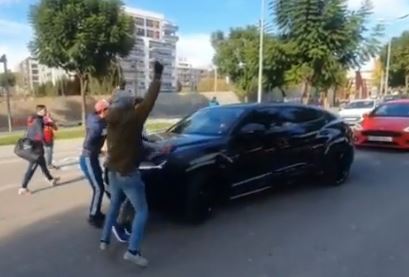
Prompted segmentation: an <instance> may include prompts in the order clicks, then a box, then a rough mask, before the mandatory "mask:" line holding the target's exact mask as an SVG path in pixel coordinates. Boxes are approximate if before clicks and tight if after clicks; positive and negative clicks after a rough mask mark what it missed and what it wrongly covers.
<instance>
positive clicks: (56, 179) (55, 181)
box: [47, 177, 60, 187]
mask: <svg viewBox="0 0 409 277" xmlns="http://www.w3.org/2000/svg"><path fill="white" fill-rule="evenodd" d="M58 181H60V177H54V178H53V179H51V180H48V179H47V183H49V184H50V185H51V186H53V187H55V186H57V185H58Z"/></svg>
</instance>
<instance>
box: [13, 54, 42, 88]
mask: <svg viewBox="0 0 409 277" xmlns="http://www.w3.org/2000/svg"><path fill="white" fill-rule="evenodd" d="M18 71H19V72H20V73H21V76H22V82H23V84H22V85H23V89H24V90H30V91H33V90H34V88H35V87H37V86H38V85H39V84H40V70H39V64H38V61H37V60H36V59H33V58H31V57H28V58H26V59H24V60H23V61H22V62H21V63H20V64H19V65H18Z"/></svg>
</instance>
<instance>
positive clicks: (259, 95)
mask: <svg viewBox="0 0 409 277" xmlns="http://www.w3.org/2000/svg"><path fill="white" fill-rule="evenodd" d="M264 6H265V0H261V12H260V46H259V59H258V86H257V102H258V103H261V101H262V90H263V58H264V57H263V52H264V51H263V48H264Z"/></svg>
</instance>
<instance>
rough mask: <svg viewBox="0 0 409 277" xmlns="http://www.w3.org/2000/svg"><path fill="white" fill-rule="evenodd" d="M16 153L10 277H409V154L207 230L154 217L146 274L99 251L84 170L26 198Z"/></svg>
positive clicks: (272, 199) (360, 161) (6, 199)
mask: <svg viewBox="0 0 409 277" xmlns="http://www.w3.org/2000/svg"><path fill="white" fill-rule="evenodd" d="M77 146H78V143H77V144H75V143H73V144H72V145H71V147H70V146H69V145H66V146H64V147H63V146H61V145H60V146H59V149H58V150H59V151H60V154H59V156H58V158H59V159H60V160H61V161H69V158H70V157H71V158H72V159H74V158H75V151H76V150H75V147H77ZM71 148H72V149H71ZM9 150H10V149H6V148H3V149H2V148H0V157H1V158H3V159H1V158H0V176H2V179H1V180H2V181H1V183H0V257H1V258H0V276H2V277H11V276H13V277H14V276H30V277H34V276H51V277H54V276H69V277H71V276H73V277H74V276H147V277H148V276H153V277H161V276H164V277H184V276H187V277H191V276H194V277H202V276H203V277H210V276H212V277H213V276H215V277H218V276H223V277H224V276H234V277H241V276H243V277H265V276H274V277H341V276H342V277H364V276H371V277H407V276H409V251H408V245H409V236H408V234H409V220H408V214H409V201H408V199H409V184H408V180H409V154H408V153H398V152H390V151H387V152H386V151H373V150H367V151H357V154H356V162H355V164H354V167H353V172H352V176H351V179H350V181H349V182H348V183H347V184H346V185H345V186H342V187H338V188H329V187H323V186H317V185H311V184H300V185H294V186H291V187H288V188H282V189H276V190H274V191H271V192H268V193H263V194H262V195H257V196H254V197H251V198H248V199H244V200H239V201H236V202H233V203H231V204H230V205H227V206H226V207H221V208H220V209H219V210H218V211H217V213H216V215H215V216H214V217H213V218H212V219H210V221H208V222H207V223H206V224H204V225H201V226H189V225H184V224H181V223H176V222H174V221H172V220H170V219H169V218H166V217H164V216H163V215H161V214H155V213H154V214H152V216H151V220H150V224H149V227H148V230H147V234H146V240H145V242H144V249H143V250H144V254H145V255H146V256H147V257H148V258H149V259H150V261H151V264H150V267H149V268H147V269H145V270H141V269H139V268H137V267H136V266H133V265H130V264H128V263H126V262H124V261H122V259H121V257H122V254H123V252H124V251H125V249H126V248H125V246H124V245H120V244H114V245H112V248H111V249H110V250H109V251H108V252H107V253H101V252H100V251H99V250H98V239H99V234H100V233H99V231H97V230H94V229H92V228H91V227H89V226H88V225H87V224H86V223H85V216H86V210H87V207H86V206H87V203H88V200H89V199H88V198H89V189H88V187H87V185H86V183H85V182H84V181H77V180H76V179H77V178H78V177H80V173H79V172H78V169H77V168H76V167H75V166H67V167H66V168H65V170H64V171H63V172H60V174H61V175H62V176H63V178H64V180H65V181H68V183H66V184H65V185H63V186H60V187H56V188H48V187H47V186H44V184H42V182H43V181H42V180H43V179H42V177H41V176H37V177H36V179H35V180H34V182H33V184H32V189H33V190H35V192H36V193H34V194H33V195H31V196H24V197H18V196H17V195H16V186H17V185H18V183H19V181H20V174H21V172H22V171H23V170H24V168H25V164H24V163H22V162H20V161H16V160H13V159H12V157H11V156H10V157H9V158H4V157H5V153H6V152H8V151H9ZM64 151H65V152H64ZM73 153H74V154H73ZM70 155H71V156H70ZM67 157H68V159H67ZM4 180H7V183H5V181H4Z"/></svg>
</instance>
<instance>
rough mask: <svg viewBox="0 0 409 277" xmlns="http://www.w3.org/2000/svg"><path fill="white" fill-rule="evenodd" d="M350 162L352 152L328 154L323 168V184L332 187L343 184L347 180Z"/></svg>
mask: <svg viewBox="0 0 409 277" xmlns="http://www.w3.org/2000/svg"><path fill="white" fill-rule="evenodd" d="M352 160H353V150H347V151H334V152H332V153H329V154H328V155H327V158H326V159H325V164H324V168H323V177H324V182H325V183H326V184H329V185H332V186H340V185H342V184H344V183H345V182H346V181H347V180H348V178H349V175H350V172H351V165H352Z"/></svg>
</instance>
